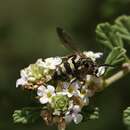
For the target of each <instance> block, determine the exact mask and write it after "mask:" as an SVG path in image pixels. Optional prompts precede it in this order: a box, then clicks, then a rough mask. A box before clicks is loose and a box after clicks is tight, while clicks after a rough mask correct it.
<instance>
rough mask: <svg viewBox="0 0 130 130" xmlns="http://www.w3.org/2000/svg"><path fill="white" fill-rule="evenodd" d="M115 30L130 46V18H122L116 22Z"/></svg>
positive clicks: (124, 16)
mask: <svg viewBox="0 0 130 130" xmlns="http://www.w3.org/2000/svg"><path fill="white" fill-rule="evenodd" d="M114 26H115V29H116V30H117V31H118V33H119V36H120V37H121V38H122V39H124V40H127V41H128V43H129V44H130V16H126V15H123V16H120V17H118V18H117V19H116V20H115V25H114Z"/></svg>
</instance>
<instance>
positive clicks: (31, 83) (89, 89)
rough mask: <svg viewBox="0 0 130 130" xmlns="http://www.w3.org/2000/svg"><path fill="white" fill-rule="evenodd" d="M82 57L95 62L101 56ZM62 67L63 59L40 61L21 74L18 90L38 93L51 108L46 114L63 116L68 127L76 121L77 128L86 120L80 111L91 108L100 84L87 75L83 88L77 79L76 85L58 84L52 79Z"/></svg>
mask: <svg viewBox="0 0 130 130" xmlns="http://www.w3.org/2000/svg"><path fill="white" fill-rule="evenodd" d="M83 53H84V55H86V56H87V57H89V58H91V59H92V60H93V61H95V60H96V59H97V58H100V56H101V55H102V53H93V52H83ZM61 63H62V58H60V57H54V58H47V59H45V60H44V61H43V60H42V59H38V60H37V61H36V63H35V64H31V65H29V67H27V68H25V69H23V70H21V73H20V75H21V77H20V78H19V79H18V80H17V82H16V87H19V86H22V87H24V88H25V89H31V90H34V89H35V90H36V91H37V97H38V98H37V99H38V100H39V102H40V103H41V104H43V106H46V107H47V108H48V109H47V111H48V112H49V113H50V112H51V116H52V118H55V117H57V116H59V117H61V116H62V118H63V120H64V121H65V123H69V122H71V121H74V123H76V124H78V123H80V122H81V121H82V119H83V116H82V114H81V110H82V108H83V107H84V106H86V105H88V104H89V97H91V96H92V95H93V94H94V92H95V90H96V87H95V85H100V80H99V78H96V77H94V76H91V75H87V76H86V83H85V84H84V85H82V84H81V83H80V81H79V80H78V79H77V80H76V81H74V82H73V83H70V82H68V81H56V82H55V81H53V78H52V75H53V74H54V72H55V70H56V68H57V66H58V65H60V64H61ZM52 81H53V82H52ZM46 119H47V117H46ZM49 119H50V118H49Z"/></svg>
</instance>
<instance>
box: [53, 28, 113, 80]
mask: <svg viewBox="0 0 130 130" xmlns="http://www.w3.org/2000/svg"><path fill="white" fill-rule="evenodd" d="M56 31H57V34H58V37H59V39H60V40H61V42H62V44H63V45H64V46H65V47H66V48H70V49H72V50H73V53H72V54H70V55H67V56H65V57H63V58H62V63H61V64H60V65H59V66H58V67H57V69H56V71H55V73H54V78H55V79H57V80H61V79H63V80H70V79H72V81H74V80H76V79H78V80H79V81H84V80H85V77H86V75H93V76H96V77H101V76H102V75H103V74H104V73H105V70H103V69H104V68H105V67H109V66H111V65H107V64H103V65H99V64H97V63H96V61H93V60H92V59H91V58H90V57H87V56H86V55H85V54H84V53H83V52H81V51H80V50H78V49H77V48H75V47H74V46H73V44H74V42H73V40H72V38H71V36H70V35H69V34H68V33H67V32H65V31H64V30H63V29H62V28H61V27H57V28H56Z"/></svg>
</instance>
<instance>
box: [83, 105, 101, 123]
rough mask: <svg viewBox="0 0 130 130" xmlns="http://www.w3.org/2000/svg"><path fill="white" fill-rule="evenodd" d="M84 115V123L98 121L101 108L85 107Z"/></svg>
mask: <svg viewBox="0 0 130 130" xmlns="http://www.w3.org/2000/svg"><path fill="white" fill-rule="evenodd" d="M82 115H83V117H84V119H83V122H85V121H87V120H96V119H98V118H99V108H97V107H95V108H90V107H88V106H87V107H84V108H83V110H82Z"/></svg>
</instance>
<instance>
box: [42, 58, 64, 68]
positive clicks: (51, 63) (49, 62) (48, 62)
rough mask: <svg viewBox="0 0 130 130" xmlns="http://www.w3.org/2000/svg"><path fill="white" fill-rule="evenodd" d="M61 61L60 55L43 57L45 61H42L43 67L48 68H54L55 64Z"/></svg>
mask: <svg viewBox="0 0 130 130" xmlns="http://www.w3.org/2000/svg"><path fill="white" fill-rule="evenodd" d="M61 63H62V59H61V58H60V57H54V58H53V57H50V58H47V59H45V62H44V63H43V67H44V68H48V69H52V70H54V69H56V66H57V65H59V64H61Z"/></svg>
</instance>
